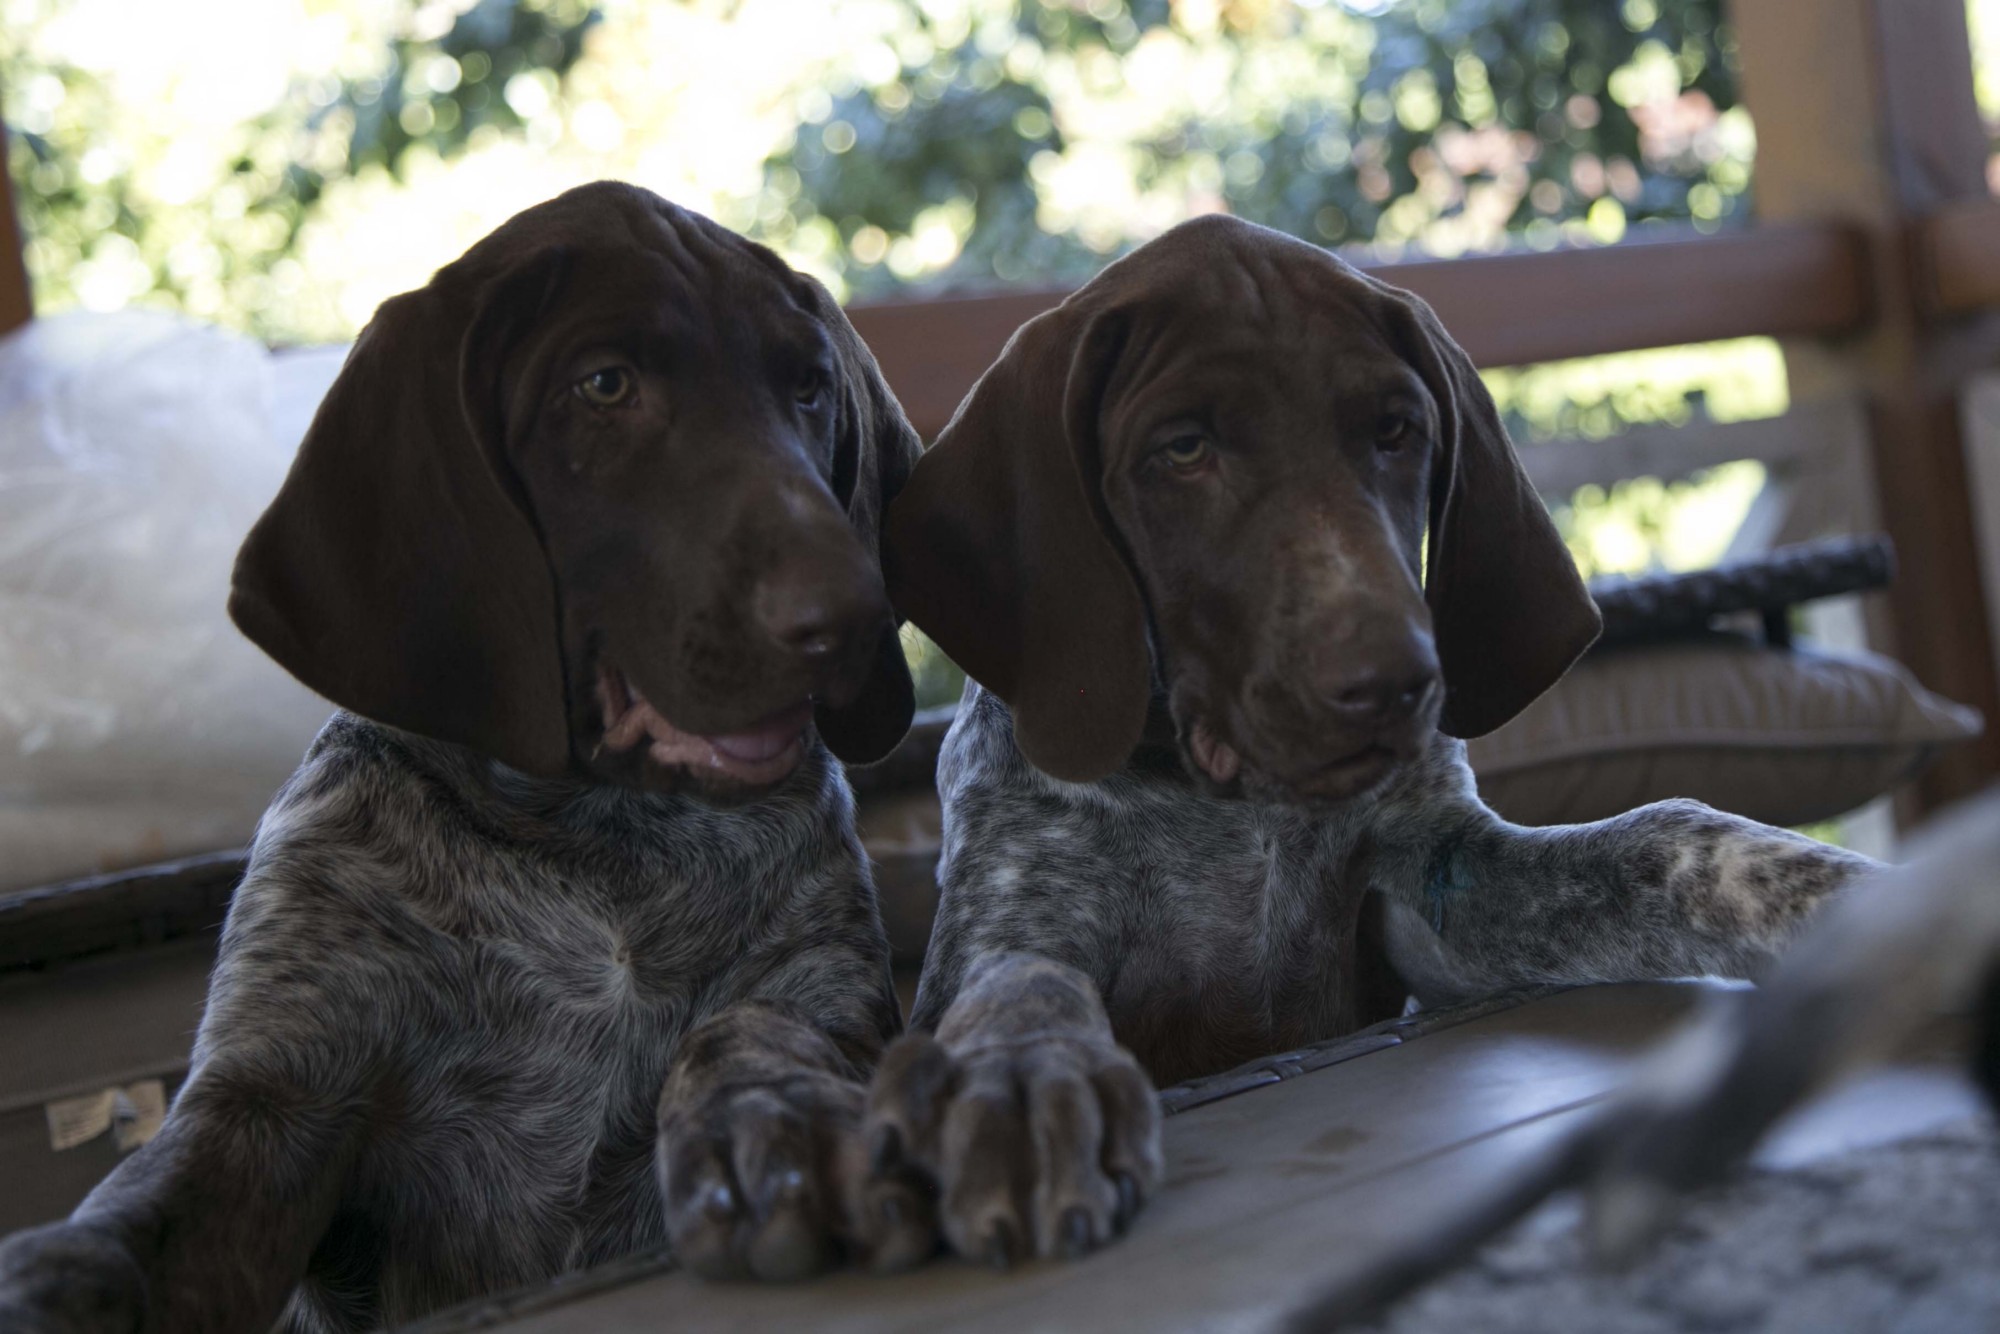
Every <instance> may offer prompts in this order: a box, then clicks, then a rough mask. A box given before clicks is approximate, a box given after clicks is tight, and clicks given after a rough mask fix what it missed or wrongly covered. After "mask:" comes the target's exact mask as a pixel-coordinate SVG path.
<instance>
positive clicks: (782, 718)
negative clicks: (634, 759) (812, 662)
mask: <svg viewBox="0 0 2000 1334" xmlns="http://www.w3.org/2000/svg"><path fill="white" fill-rule="evenodd" d="M597 698H598V705H599V707H600V710H601V714H602V718H603V723H604V736H603V740H602V742H601V743H600V744H601V746H602V748H603V749H605V750H608V751H611V752H612V753H613V754H617V753H619V752H622V751H627V750H630V749H632V748H633V747H634V746H635V745H638V744H639V743H640V742H641V741H643V742H645V746H646V749H645V755H646V758H647V759H649V760H651V761H652V762H653V763H654V764H657V765H660V766H662V767H663V768H669V769H680V770H684V771H686V772H688V773H692V774H696V775H700V776H714V777H721V778H727V779H730V780H733V781H734V782H737V783H741V784H746V785H751V786H760V787H761V786H765V785H768V784H771V783H775V782H778V781H779V780H780V779H782V778H784V777H785V776H786V775H788V774H790V773H791V772H792V770H794V769H796V768H798V767H799V763H800V761H802V760H803V759H805V754H806V729H807V728H809V727H811V726H812V719H813V706H812V701H811V700H809V699H807V700H801V701H799V702H798V703H797V704H792V705H788V706H786V707H785V708H782V709H779V710H777V711H776V712H775V713H771V714H768V715H766V716H765V717H763V718H760V719H758V720H757V721H756V722H754V723H752V724H751V725H750V726H748V727H746V728H744V729H742V730H741V731H737V732H728V733H724V734H721V735H717V736H703V735H701V734H699V733H696V732H689V731H686V730H684V729H682V728H679V727H676V726H674V724H673V723H672V721H671V720H669V719H668V718H667V717H666V715H664V714H662V713H661V712H660V711H659V710H658V709H656V708H654V707H653V705H652V703H651V702H650V701H648V700H647V699H646V697H645V696H644V695H642V694H640V693H639V690H638V688H637V687H635V686H634V685H633V684H632V683H631V681H630V680H629V679H628V678H627V677H626V676H625V674H624V673H623V672H621V671H619V670H618V669H617V668H616V667H613V666H612V665H610V664H609V663H604V664H601V665H600V666H599V668H598V678H597Z"/></svg>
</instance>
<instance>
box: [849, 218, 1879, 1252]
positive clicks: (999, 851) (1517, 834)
mask: <svg viewBox="0 0 2000 1334" xmlns="http://www.w3.org/2000/svg"><path fill="white" fill-rule="evenodd" d="M1426 534H1428V553H1427V560H1426V559H1425V557H1426V547H1425V543H1426ZM888 537H889V542H888V552H887V566H888V573H889V590H890V596H891V598H892V599H893V600H894V601H895V602H896V605H897V606H898V607H899V608H900V609H901V610H902V611H903V612H905V613H906V614H907V615H909V616H910V617H911V619H913V620H914V621H915V622H916V623H917V624H918V625H919V626H921V627H923V628H924V629H925V630H927V631H928V632H929V633H930V634H931V635H932V636H933V637H934V638H935V639H936V640H937V641H938V643H939V644H940V645H941V646H942V647H943V648H944V649H945V651H946V652H947V653H949V654H950V655H951V656H952V657H953V658H954V659H956V660H957V661H958V662H959V663H960V664H962V665H963V666H964V667H965V668H966V669H967V671H968V672H969V673H970V674H971V676H972V677H973V678H975V680H976V681H977V683H978V684H976V685H972V686H968V688H967V690H966V695H965V700H964V703H963V704H962V705H961V707H960V711H959V715H958V721H957V723H956V725H955V726H954V728H953V730H952V732H951V735H950V737H949V738H948V739H947V741H946V743H945V747H944V753H943V757H942V760H941V763H940V767H939V775H938V778H939V786H940V790H941V793H942V796H943V800H944V808H945V814H944V821H945V823H944V860H943V867H942V879H943V899H942V902H941V904H940V906H939V911H938V917H937V925H936V927H935V929H934V932H933V935H932V939H931V949H930V954H929V957H928V958H927V960H926V962H925V969H924V976H923V981H922V984H921V987H920V989H919V991H918V995H917V1002H916V1008H915V1012H914V1013H913V1014H912V1016H911V1027H912V1029H913V1030H916V1031H914V1032H913V1034H912V1036H910V1037H909V1038H906V1039H904V1041H903V1042H902V1043H901V1044H899V1045H898V1046H896V1047H894V1048H892V1049H891V1051H890V1052H889V1054H888V1055H887V1056H886V1057H885V1058H884V1061H883V1065H882V1069H881V1071H880V1073H879V1075H878V1078H877V1081H876V1084H875V1087H874V1090H873V1093H872V1095H871V1113H870V1114H871V1118H872V1125H871V1129H870V1134H871V1136H872V1137H873V1142H874V1145H875V1149H876V1155H877V1158H878V1160H879V1161H881V1162H883V1163H884V1164H890V1163H897V1164H903V1165H915V1166H917V1167H919V1168H921V1169H922V1170H924V1171H925V1172H928V1173H929V1174H931V1175H932V1176H933V1177H934V1178H935V1180H936V1182H937V1184H938V1185H939V1186H940V1187H941V1188H942V1191H943V1196H942V1222H943V1225H944V1230H945V1233H946V1235H947V1236H948V1237H949V1238H950V1240H951V1243H952V1245H953V1246H954V1247H956V1248H957V1249H958V1250H959V1251H960V1252H961V1253H964V1254H968V1255H977V1256H984V1257H988V1258H993V1259H998V1260H1002V1261H1004V1260H1006V1259H1009V1258H1011V1257H1012V1256H1014V1255H1016V1254H1019V1253H1021V1252H1023V1251H1026V1250H1028V1249H1032V1250H1033V1251H1034V1252H1036V1253H1038V1254H1042V1255H1049V1254H1055V1253H1077V1252H1080V1251H1084V1250H1087V1249H1089V1248H1090V1247H1092V1246H1094V1245H1097V1244H1100V1243H1102V1242H1104V1241H1105V1240H1107V1239H1108V1238H1109V1237H1110V1236H1112V1235H1113V1233H1114V1232H1115V1231H1116V1230H1117V1229H1118V1227H1119V1226H1120V1225H1121V1222H1122V1220H1124V1219H1126V1218H1128V1217H1129V1216H1130V1214H1131V1212H1132V1210H1133V1209H1134V1208H1135V1207H1136V1205H1137V1203H1138V1202H1139V1201H1140V1200H1142V1199H1143V1197H1144V1196H1145V1194H1146V1192H1147V1191H1148V1190H1150V1189H1151V1188H1152V1187H1153V1185H1154V1184H1155V1183H1156V1182H1157V1180H1158V1178H1159V1149H1158V1137H1157V1128H1156V1125H1157V1118H1156V1117H1155V1115H1154V1113H1153V1109H1152V1104H1151V1101H1150V1100H1149V1099H1146V1098H1143V1097H1140V1096H1135V1094H1134V1092H1133V1086H1134V1084H1135V1082H1136V1083H1139V1084H1140V1085H1141V1087H1142V1088H1143V1081H1142V1080H1141V1078H1140V1076H1139V1072H1138V1069H1137V1068H1135V1067H1134V1065H1133V1056H1134V1055H1136V1057H1137V1060H1138V1063H1139V1065H1141V1066H1143V1068H1144V1070H1145V1071H1146V1072H1147V1073H1149V1074H1150V1075H1151V1076H1152V1078H1154V1079H1156V1080H1159V1081H1161V1082H1171V1081H1176V1080H1181V1079H1185V1078H1187V1077H1189V1076H1193V1075H1199V1074H1203V1073H1207V1072H1212V1071H1217V1070H1221V1069H1226V1068H1228V1067H1229V1066H1232V1065H1235V1064H1237V1063H1240V1062H1242V1061H1244V1060H1247V1059H1250V1058H1252V1057H1254V1056H1257V1055H1259V1054H1265V1053H1270V1052H1274V1051H1279V1050H1283V1049H1286V1048H1289V1047H1294V1046H1298V1045H1300V1044H1303V1043H1309V1042H1313V1041H1317V1040H1320V1039H1324V1038H1329V1037H1333V1036H1336V1035H1339V1034H1341V1033H1343V1032H1347V1031H1350V1030H1351V1029H1353V1028H1355V1027H1356V1026H1358V1025H1360V1024H1363V1023H1366V1022H1369V1021H1370V1020H1372V1019H1374V1018H1378V1017H1381V1010H1380V1008H1379V1007H1380V1006H1382V1005H1383V1004H1385V1003H1387V1004H1390V1005H1394V1004H1397V1003H1399V1002H1400V998H1401V996H1402V995H1403V993H1404V988H1405V987H1407V988H1410V989H1413V990H1414V991H1415V993H1416V994H1417V995H1418V996H1419V997H1421V998H1422V999H1424V1000H1425V1001H1427V1002H1437V1001H1444V1000H1449V999H1452V998H1454V997H1460V996H1464V995H1467V994H1468V993H1476V992H1482V991H1486V990H1489V989H1494V988H1499V987H1502V986H1506V985H1509V984H1516V983H1529V982H1543V981H1548V982H1585V981H1597V980H1608V979H1620V978H1641V977H1657V976H1663V975H1681V974H1704V973H1721V974H1732V975H1743V974H1746V973H1750V972H1753V971H1755V970H1756V969H1758V968H1759V967H1760V966H1761V965H1762V964H1763V963H1764V962H1765V961H1767V960H1768V959H1769V958H1770V957H1771V956H1772V955H1773V953H1774V952H1776V951H1777V950H1778V949H1779V948H1781V947H1782V946H1783V945H1784V943H1785V942H1786V941H1787V940H1789V939H1790V938H1791V936H1792V935H1793V934H1794V933H1795V932H1796V931H1797V930H1798V928H1799V927H1800V926H1801V924H1802V923H1803V922H1804V920H1805V919H1806V917H1807V916H1808V915H1809V914H1810V913H1811V911H1812V909H1813V908H1814V906H1815V905H1816V904H1817V903H1818V902H1819V901H1820V900H1821V899H1822V898H1823V897H1825V896H1826V895H1827V894H1828V893H1829V891H1831V890H1833V889H1834V888H1835V887H1836V886H1839V885H1840V884H1842V883H1843V882H1845V881H1846V880H1848V879H1849V878H1850V877H1852V876H1854V875H1856V874H1857V873H1858V872H1860V871H1861V870H1863V869H1864V868H1865V867H1866V866H1867V865H1868V863H1867V862H1866V860H1865V859H1864V858H1860V857H1856V856H1852V855H1850V854H1847V853H1844V852H1841V851H1839V850H1836V849H1833V848H1829V847H1825V846H1822V845H1820V844H1818V843H1815V842H1813V841H1811V840H1809V839H1805V838H1801V837H1798V836H1796V835H1793V834H1789V833H1786V832H1784V831H1783V830H1778V829H1771V828H1766V827H1764V826H1761V825H1756V824H1752V823H1750V822H1748V821H1745V820H1741V819H1737V818H1734V817H1731V816H1728V815H1722V814H1718V813H1716V812H1714V811H1711V810H1708V809H1706V808H1704V807H1702V806H1699V805H1697V804H1694V803H1692V802H1670V803H1666V804H1663V805H1659V806H1652V807H1648V808H1646V809H1644V810H1639V811H1634V812H1632V813H1631V814H1629V815H1625V816H1622V817H1619V818H1617V819H1613V820H1607V821H1604V822H1603V823H1601V824H1595V825H1586V826H1577V827H1569V828H1552V829H1523V828H1518V827H1516V826H1513V825H1509V824H1507V823H1505V822H1503V821H1502V820H1500V819H1499V818H1497V817H1496V816H1495V815H1494V814H1493V813H1492V812H1490V811H1489V810H1487V809H1486V808H1485V807H1484V806H1483V805H1481V804H1480V801H1479V798H1478V795H1477V793H1476V792H1475V791H1474V787H1473V782H1472V776H1471V773H1470V772H1469V770H1468V769H1467V767H1466V763H1465V757H1464V747H1463V745H1462V744H1461V742H1460V741H1458V740H1456V739H1454V738H1458V737H1466V736H1476V735H1478V734H1480V733H1482V732H1486V731H1489V730H1491V729H1492V728H1494V727H1497V726H1499V725H1500V724H1501V723H1503V722H1505V721H1506V720H1507V719H1508V718H1510V717H1512V716H1513V715H1514V714H1515V713H1517V712H1518V711H1519V710H1520V709H1521V708H1522V707H1524V706H1525V705H1526V704H1527V703H1528V702H1529V701H1531V700H1532V699H1534V698H1535V696H1536V695H1538V694H1540V693H1541V692H1542V691H1543V690H1545V689H1546V688H1547V687H1548V686H1549V685H1550V684H1552V683H1553V682H1554V681H1555V680H1556V679H1557V678H1558V677H1559V676H1561V674H1562V673H1563V671H1564V670H1566V669H1567V667H1568V666H1569V664H1570V663H1571V662H1572V661H1573V660H1574V659H1575V658H1576V656H1577V655H1578V654H1579V653H1581V652H1582V651H1583V650H1584V649H1585V648H1586V647H1587V646H1588V645H1589V643H1590V642H1591V640H1592V639H1593V637H1594V636H1595V635H1596V633H1597V626H1598V620H1597V614H1596V609H1595V608H1594V607H1593V606H1592V604H1591V602H1590V599H1589V597H1588V596H1587V594H1586V593H1585V591H1584V588H1583V586H1582V584H1581V582H1580V581H1579V579H1578V577H1577V574H1576V571H1575V568H1574V566H1573V565H1572V563H1571V561H1570V558H1569V556H1568V554H1567V552H1566V551H1565V550H1564V549H1563V545H1562V543H1561V541H1560V540H1559V539H1558V537H1557V534H1556V531H1555V528H1554V526H1553V525H1552V524H1551V523H1550V521H1549V518H1548V516H1547V514H1546V513H1545V511H1544V510H1543V507H1542V504H1541V502H1540V500H1539V499H1538V498H1537V497H1536V495H1535V493H1534V490H1533V488H1532V487H1531V486H1530V484H1529V482H1528V480H1527V478H1526V477H1525V476H1524V475H1523V473H1522V471H1521V468H1520V466H1519V463H1518V461H1517V460H1516V458H1515V457H1514V454H1513V451H1512V448H1511V446H1510V445H1509V443H1508V441H1507V438H1506V435H1505V432H1504V431H1503V429H1502V427H1501V425H1500V423H1499V420H1498V418H1497V415H1496V413H1495V411H1494V407H1493V404H1492V401H1491V399H1490V398H1489V397H1488V396H1487V394H1486V392H1485V390H1484V389H1483V388H1482V387H1481V385H1480V382H1479V379H1478V377H1477V376H1476V375H1475V374H1474V373H1473V370H1472V367H1471V365H1470V364H1469V363H1468V362H1467V360H1466V358H1465V355H1464V353H1463V352H1462V351H1461V350H1460V349H1459V348H1458V347H1457V346H1456V345H1455V344H1454V343H1453V342H1452V341H1451V339H1450V338H1449V337H1447V336H1446V334H1445V332H1444V331H1443V329H1442V328H1440V327H1439V325H1438V322H1437V320H1436V317H1435V316H1434V315H1432V313H1431V312H1430V310H1429V309H1428V308H1427V307H1426V306H1425V305H1424V304H1423V303H1422V302H1420V301H1418V300H1417V299H1416V298H1414V297H1412V296H1410V295H1409V294H1407V293H1404V292H1400V291H1397V290H1396V289H1394V288H1390V287H1386V286H1384V285H1383V284H1381V283H1379V282H1376V281H1373V280H1371V279H1369V278H1367V277H1365V276H1363V275H1361V274H1359V273H1357V272H1356V271H1355V270H1354V269H1352V268H1350V267H1349V266H1348V265H1346V264H1344V263H1342V262H1341V261H1340V260H1338V259H1336V258H1334V257H1332V256H1330V255H1328V254H1327V253H1326V252H1324V251H1322V250H1319V249H1317V248H1315V247H1312V246H1309V245H1306V244H1304V243H1302V242H1299V241H1295V240H1292V239H1290V238H1288V237H1284V236H1281V235H1279V234H1277V233H1275V232H1271V231H1267V230H1265V229H1263V228H1259V227H1254V226H1251V225H1249V224H1247V223H1243V222H1239V221H1236V220H1233V219H1229V218H1221V217H1216V218H1204V219H1201V220H1198V221H1195V222H1190V223H1187V224H1185V225H1183V226H1180V227H1177V228H1175V229H1174V230H1172V231H1170V232H1168V233H1167V234H1165V235H1164V236H1162V237H1160V238H1159V239H1157V240H1155V241H1153V242H1151V243H1150V244H1148V245H1145V246H1142V247H1140V248H1139V249H1138V250H1137V251H1135V252H1133V254H1132V255H1131V256H1129V257H1128V258H1126V259H1123V260H1121V261H1119V262H1118V263H1116V264H1113V265H1112V266H1111V267H1109V268H1108V269H1106V270H1105V271H1104V272H1103V273H1102V274H1101V275H1099V276H1098V277H1097V278H1096V279H1095V280H1093V281H1092V282H1090V283H1089V284H1087V285H1086V286H1085V287H1084V288H1083V289H1082V290H1081V291H1079V292H1077V293H1076V294H1075V295H1074V296H1072V297H1071V298H1070V299H1069V300H1068V301H1066V302H1064V303H1063V305H1062V306H1061V307H1059V308H1058V309H1056V310H1054V311H1052V312H1050V313H1048V314H1046V315H1043V316H1041V317H1040V318H1038V319H1035V320H1033V321H1031V322H1030V323H1029V324H1027V325H1026V326H1025V327H1024V328H1022V329H1021V330H1020V331H1019V332H1018V333H1017V334H1016V335H1015V336H1014V339H1013V341H1012V342H1010V343H1009V344H1008V346H1007V349H1006V350H1005V352H1003V353H1002V354H1001V357H1000V360H999V361H998V362H997V363H996V364H995V365H994V366H993V367H992V368H991V369H990V370H989V371H988V372H987V373H986V375H985V377H984V378H983V379H981V381H980V382H979V384H978V385H977V387H976V388H975V389H974V390H973V392H972V394H971V396H970V397H969V398H968V399H967V401H966V402H965V403H964V405H962V406H961V408H960V409H959V412H958V415H957V416H956V417H955V418H954V419H953V421H952V423H951V425H950V426H949V427H948V428H947V429H946V431H945V432H944V434H943V435H942V436H941V437H940V438H939V439H938V442H937V443H936V445H935V446H933V448H932V449H931V450H930V452H929V453H928V454H926V455H925V456H924V458H923V460H922V461H921V462H920V463H919V464H918V465H917V467H916V469H915V471H914V473H913V474H912V476H911V480H910V484H909V486H908V487H907V488H906V489H905V490H904V492H903V494H902V496H901V497H900V498H899V499H898V500H897V502H896V504H895V505H894V506H893V507H892V508H891V511H890V518H889V527H888ZM982 687H983V688H982ZM1371 905H1379V907H1380V912H1379V914H1378V913H1376V912H1375V910H1374V907H1373V906H1371ZM1365 906H1367V907H1368V912H1367V914H1366V917H1367V918H1368V919H1369V920H1370V921H1371V922H1372V923H1373V927H1372V928H1371V929H1376V928H1379V930H1380V932H1381V934H1382V935H1383V936H1384V937H1385V938H1386V939H1385V943H1386V946H1387V954H1388V957H1389V958H1390V959H1391V961H1392V962H1393V964H1394V965H1395V969H1396V971H1397V972H1398V973H1399V974H1400V977H1398V978H1394V979H1382V978H1380V977H1376V978H1373V979H1371V978H1370V977H1369V976H1367V975H1366V974H1367V972H1368V969H1367V968H1366V966H1365V964H1366V961H1367V959H1369V958H1370V957H1375V956H1378V955H1379V954H1380V953H1381V951H1379V950H1373V949H1364V950H1357V949H1356V940H1357V935H1358V934H1359V933H1360V930H1361V923H1362V921H1363V919H1364V907H1365ZM1119 1044H1123V1047H1124V1048H1125V1049H1129V1052H1130V1053H1131V1054H1130V1055H1128V1054H1127V1051H1126V1050H1121V1049H1120V1045H1119Z"/></svg>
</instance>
